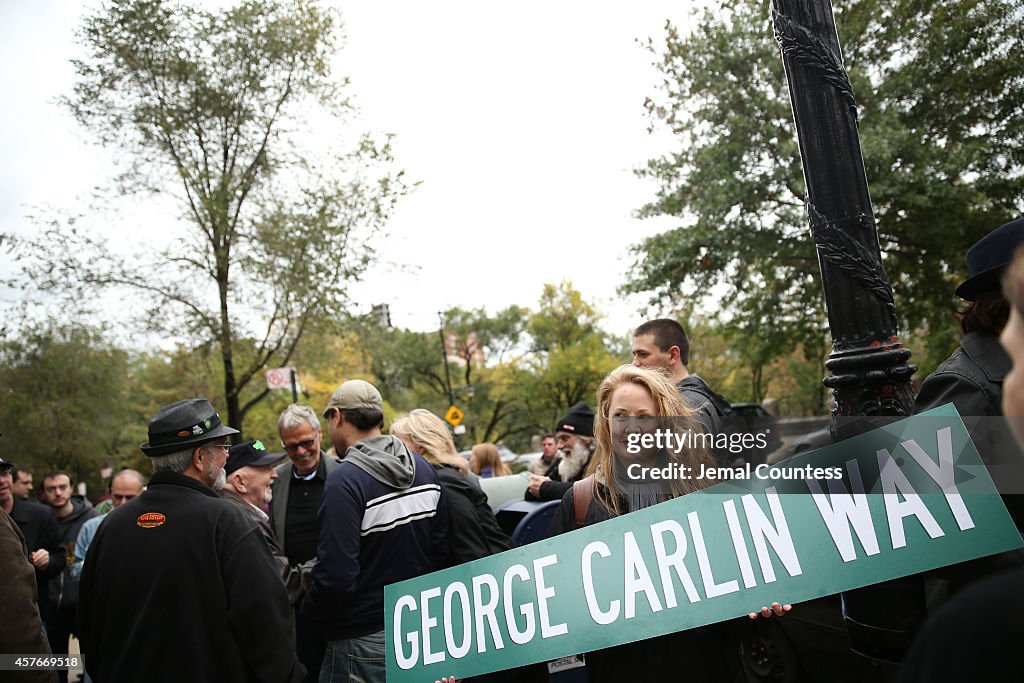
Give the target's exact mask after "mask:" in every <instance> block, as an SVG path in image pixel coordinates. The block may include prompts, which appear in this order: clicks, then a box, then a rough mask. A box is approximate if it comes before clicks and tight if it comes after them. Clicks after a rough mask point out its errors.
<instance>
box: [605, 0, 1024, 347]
mask: <svg viewBox="0 0 1024 683" xmlns="http://www.w3.org/2000/svg"><path fill="white" fill-rule="evenodd" d="M835 13H836V23H837V27H838V31H839V38H840V43H841V45H842V47H843V59H844V62H845V65H846V68H847V70H848V71H849V75H850V80H851V82H852V85H853V91H854V94H855V95H856V97H857V105H858V112H859V116H860V135H861V143H862V148H863V154H864V161H865V165H866V169H867V175H868V180H869V183H870V187H871V195H872V199H873V203H874V209H875V216H876V219H877V226H878V234H879V240H880V242H881V246H882V251H883V255H884V265H885V268H886V270H887V272H888V275H889V278H890V279H891V280H892V282H893V287H894V290H895V295H896V299H897V309H898V311H899V314H900V315H901V317H902V321H901V327H903V328H904V329H906V330H911V331H921V332H922V334H921V335H919V336H920V337H921V338H923V339H924V340H925V343H926V345H927V346H929V347H931V346H935V347H936V348H934V349H931V353H932V355H936V356H938V357H945V355H946V354H947V353H948V352H949V345H950V342H951V341H952V338H953V337H952V335H951V334H950V332H949V331H950V329H951V328H952V327H953V326H954V325H955V321H954V318H953V315H952V314H953V311H954V305H955V303H954V298H953V296H952V291H953V289H954V288H955V285H956V284H957V283H958V282H959V281H960V280H961V279H962V278H963V277H965V275H966V274H965V265H964V253H965V251H966V249H967V247H969V246H970V245H971V244H972V243H973V242H974V241H976V240H977V239H979V238H980V237H981V236H983V235H984V234H986V233H987V232H988V231H989V230H991V229H992V228H994V227H996V226H998V225H1000V224H1001V223H1003V222H1005V221H1006V220H1009V219H1010V218H1012V217H1014V216H1016V215H1019V214H1020V213H1021V212H1022V211H1024V185H1022V184H1021V182H1020V177H1021V175H1022V173H1024V79H1021V77H1020V60H1019V57H1018V55H1019V54H1020V52H1021V48H1022V47H1024V6H1022V4H1021V2H1020V0H984V1H983V0H956V1H952V2H921V1H920V0H896V1H895V2H882V1H881V0H849V1H845V2H836V3H835ZM692 25H693V29H692V31H690V32H684V31H681V30H679V28H677V27H676V26H674V25H672V24H668V25H667V36H666V42H665V44H664V46H663V47H661V46H659V45H657V44H656V43H654V42H651V43H650V44H649V47H650V49H651V52H652V54H653V55H654V56H655V58H656V62H655V65H656V68H657V69H658V71H659V73H660V75H661V87H660V89H659V91H658V92H657V93H655V94H653V95H652V96H651V97H650V98H649V99H648V101H647V111H648V112H649V114H650V120H651V125H652V127H657V128H664V129H666V130H668V131H669V132H670V133H671V134H673V135H674V136H675V140H676V143H675V144H674V145H673V146H672V148H671V149H667V150H666V151H665V153H664V154H663V155H662V156H660V157H658V158H656V159H652V160H650V161H649V162H648V163H647V165H646V166H645V167H643V168H642V169H640V171H639V173H640V175H642V176H644V177H647V178H650V179H653V180H655V181H656V182H657V183H658V185H659V189H658V191H657V194H656V196H655V197H654V198H653V199H652V201H650V202H649V203H648V204H647V205H646V206H644V207H643V208H642V209H641V210H640V214H641V215H642V216H662V215H666V216H674V217H677V218H678V219H679V223H678V227H676V228H674V229H671V230H669V231H667V232H664V233H662V234H659V235H655V236H653V237H651V238H648V239H645V240H643V241H642V242H640V243H638V244H637V245H636V246H635V247H634V250H633V254H634V256H635V265H634V267H633V269H632V271H631V274H630V276H629V280H628V283H627V284H626V285H625V287H624V289H625V290H626V291H629V292H648V293H651V294H652V295H653V297H654V298H656V299H658V300H661V301H664V300H674V301H680V300H686V301H689V302H692V301H693V300H694V299H695V298H697V297H696V295H695V293H699V292H703V293H707V295H708V297H709V300H708V301H706V303H708V304H710V305H711V306H713V307H714V308H716V309H719V310H721V311H724V312H726V313H727V314H728V316H729V319H730V320H731V321H732V324H733V326H734V327H735V328H736V329H737V330H743V331H744V334H745V335H746V338H747V339H748V341H751V340H757V343H753V344H749V345H748V346H750V348H749V349H748V350H749V351H751V352H752V353H755V355H757V357H756V358H754V357H752V359H753V360H756V362H758V363H761V364H764V363H766V362H768V361H769V360H771V358H770V356H771V354H772V353H774V354H776V355H785V354H787V353H789V351H790V350H791V349H793V348H795V347H797V346H802V347H803V348H805V349H813V348H814V346H815V345H818V344H821V340H822V339H824V337H825V329H824V325H823V319H822V317H821V315H820V311H821V310H822V309H823V298H822V293H821V286H820V283H819V275H818V267H817V260H816V254H815V250H814V245H813V243H812V242H811V239H810V237H809V235H808V231H807V223H806V218H805V215H804V201H805V188H804V183H803V175H802V171H801V166H800V159H799V151H798V148H797V142H796V135H795V131H794V126H793V121H792V113H791V109H790V104H789V95H788V92H787V86H786V78H785V74H784V72H783V68H782V60H781V58H780V56H779V53H778V48H777V46H776V43H775V41H774V40H773V37H772V30H771V26H770V23H769V2H767V0H738V1H732V2H728V3H726V2H717V3H712V5H711V6H710V7H708V8H706V9H704V10H701V11H698V12H697V13H696V15H695V21H694V22H693V23H692ZM719 294H720V296H719ZM765 350H767V351H768V352H769V353H768V356H765V355H764V354H762V353H761V352H762V351H765ZM812 355H813V354H812ZM745 360H746V358H745Z"/></svg>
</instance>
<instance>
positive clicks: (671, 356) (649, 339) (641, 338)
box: [633, 318, 732, 434]
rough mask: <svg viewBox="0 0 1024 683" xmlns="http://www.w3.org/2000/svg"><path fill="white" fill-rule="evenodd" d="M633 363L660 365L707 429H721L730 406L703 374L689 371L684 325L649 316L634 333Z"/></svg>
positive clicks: (656, 366)
mask: <svg viewBox="0 0 1024 683" xmlns="http://www.w3.org/2000/svg"><path fill="white" fill-rule="evenodd" d="M633 365H635V366H637V367H641V368H661V369H662V370H664V371H665V372H666V373H668V376H669V378H670V379H671V380H672V381H673V382H674V383H675V385H676V387H677V388H678V389H679V393H680V395H681V396H682V397H683V400H684V401H686V403H687V405H689V406H690V407H691V408H693V409H694V410H696V411H697V412H698V416H697V417H698V419H699V420H700V421H701V423H702V424H703V425H704V428H705V430H706V431H708V432H710V433H712V434H714V433H717V432H718V431H720V430H721V426H722V418H723V417H727V416H729V415H731V414H732V406H731V405H729V402H728V401H727V400H725V398H723V397H722V395H721V394H719V393H717V392H716V391H714V390H713V389H712V388H711V387H710V386H708V383H707V382H705V381H704V378H702V377H700V376H699V375H697V374H694V373H692V372H690V370H689V365H690V339H689V338H688V337H687V336H686V331H685V330H684V329H683V326H682V325H680V324H679V323H677V322H676V321H675V320H672V319H670V318H658V319H656V320H648V321H647V322H645V323H644V324H643V325H641V326H640V327H638V328H636V331H635V332H634V333H633Z"/></svg>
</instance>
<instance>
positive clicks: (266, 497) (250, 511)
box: [220, 441, 315, 604]
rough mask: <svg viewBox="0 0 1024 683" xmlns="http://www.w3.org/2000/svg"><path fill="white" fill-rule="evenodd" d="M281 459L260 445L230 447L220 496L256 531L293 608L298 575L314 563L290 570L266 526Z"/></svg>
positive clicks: (298, 592) (298, 595)
mask: <svg viewBox="0 0 1024 683" xmlns="http://www.w3.org/2000/svg"><path fill="white" fill-rule="evenodd" d="M283 457H284V453H268V452H267V447H266V446H264V445H263V442H262V441H247V442H245V443H242V444H238V445H237V446H232V447H231V452H230V453H229V454H228V461H227V464H226V465H224V471H225V472H227V481H226V483H225V484H224V488H223V489H222V490H221V492H220V495H221V497H222V498H224V500H227V501H229V502H231V503H234V504H235V505H237V506H238V507H239V509H240V510H242V512H244V513H245V515H246V516H247V517H248V518H249V519H251V520H252V521H253V523H255V524H256V526H257V527H259V530H260V531H261V532H262V533H263V538H264V539H266V541H267V545H268V546H270V552H271V553H273V555H274V561H275V562H276V563H277V568H278V570H279V571H280V573H281V579H282V580H283V581H284V584H285V586H287V588H288V601H289V602H291V603H292V604H295V603H297V602H298V601H299V599H300V598H301V597H302V575H303V573H306V574H308V572H309V569H310V567H311V566H312V564H313V563H314V562H315V560H310V561H309V562H308V563H306V564H305V565H303V567H302V568H300V567H297V566H296V567H293V566H292V565H291V564H290V563H289V562H288V558H287V557H285V556H284V553H282V552H281V548H280V546H279V545H278V543H277V535H276V534H275V533H274V527H272V526H271V525H270V517H268V516H267V513H266V512H265V508H266V506H267V505H268V504H269V503H270V501H271V500H273V497H274V493H273V489H272V488H271V484H272V483H273V482H274V480H275V479H277V472H276V471H274V463H276V462H277V461H278V460H280V459H281V458H283Z"/></svg>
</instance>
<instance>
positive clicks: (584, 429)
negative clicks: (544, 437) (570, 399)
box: [555, 401, 594, 436]
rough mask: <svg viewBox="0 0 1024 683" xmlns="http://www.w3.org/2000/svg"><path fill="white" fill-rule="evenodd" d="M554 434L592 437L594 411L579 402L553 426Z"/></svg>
mask: <svg viewBox="0 0 1024 683" xmlns="http://www.w3.org/2000/svg"><path fill="white" fill-rule="evenodd" d="M555 431H556V432H569V433H570V434H578V435H580V436H594V409H593V408H591V407H590V406H588V405H587V404H586V403H584V402H583V401H580V402H579V403H577V404H576V405H574V406H573V407H572V408H569V412H568V413H566V414H565V417H563V418H562V419H561V420H559V421H558V423H557V424H556V425H555Z"/></svg>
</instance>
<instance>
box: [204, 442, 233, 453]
mask: <svg viewBox="0 0 1024 683" xmlns="http://www.w3.org/2000/svg"><path fill="white" fill-rule="evenodd" d="M205 448H219V449H220V450H221V451H223V452H224V453H230V452H231V444H229V443H209V444H206V446H205Z"/></svg>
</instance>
